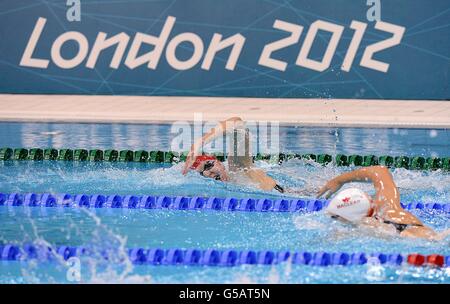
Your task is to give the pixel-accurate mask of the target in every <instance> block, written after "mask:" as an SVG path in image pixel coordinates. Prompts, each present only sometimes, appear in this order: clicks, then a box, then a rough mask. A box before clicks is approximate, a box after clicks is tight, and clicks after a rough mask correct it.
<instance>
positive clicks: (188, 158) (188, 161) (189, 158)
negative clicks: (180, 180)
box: [181, 149, 195, 175]
mask: <svg viewBox="0 0 450 304" xmlns="http://www.w3.org/2000/svg"><path fill="white" fill-rule="evenodd" d="M194 160H195V151H194V149H191V150H190V151H189V153H188V155H187V156H186V162H185V163H184V167H183V170H182V171H181V173H183V175H186V174H187V173H188V171H189V169H190V168H191V166H192V164H193V163H194Z"/></svg>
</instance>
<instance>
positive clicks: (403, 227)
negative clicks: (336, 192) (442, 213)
mask: <svg viewBox="0 0 450 304" xmlns="http://www.w3.org/2000/svg"><path fill="white" fill-rule="evenodd" d="M331 218H332V219H339V218H342V217H340V216H339V215H332V216H331ZM374 218H375V219H377V220H378V219H379V218H378V217H376V216H374ZM383 223H384V224H390V225H392V226H394V227H395V229H396V230H397V232H398V233H402V232H403V231H405V230H406V228H408V226H416V227H423V225H422V224H399V223H395V222H391V221H388V220H383Z"/></svg>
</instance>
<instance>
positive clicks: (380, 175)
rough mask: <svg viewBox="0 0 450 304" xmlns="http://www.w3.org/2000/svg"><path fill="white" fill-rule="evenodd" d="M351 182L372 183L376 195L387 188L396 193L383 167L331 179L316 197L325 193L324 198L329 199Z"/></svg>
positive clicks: (366, 169) (391, 180) (389, 174)
mask: <svg viewBox="0 0 450 304" xmlns="http://www.w3.org/2000/svg"><path fill="white" fill-rule="evenodd" d="M351 182H372V183H373V185H374V187H375V190H376V191H377V195H378V194H379V192H381V191H385V190H387V188H389V189H390V190H393V192H398V191H397V187H396V186H395V183H394V180H393V178H392V175H391V173H390V172H389V170H388V169H387V168H386V167H383V166H372V167H367V168H361V169H357V170H354V171H351V172H347V173H344V174H341V175H339V176H337V177H335V178H333V179H332V180H330V181H329V182H327V183H326V184H325V186H323V187H322V188H321V189H320V190H319V191H318V193H317V197H320V196H322V195H324V194H325V193H326V195H325V198H329V197H330V196H331V195H333V194H334V193H336V192H337V191H338V190H339V189H340V188H341V187H342V186H343V185H344V184H346V183H351Z"/></svg>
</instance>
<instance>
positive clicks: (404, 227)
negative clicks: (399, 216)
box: [375, 217, 423, 233]
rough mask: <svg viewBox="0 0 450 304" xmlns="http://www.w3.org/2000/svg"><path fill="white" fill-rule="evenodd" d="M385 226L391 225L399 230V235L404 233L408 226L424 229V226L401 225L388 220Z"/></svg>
mask: <svg viewBox="0 0 450 304" xmlns="http://www.w3.org/2000/svg"><path fill="white" fill-rule="evenodd" d="M375 218H376V219H378V218H377V217H375ZM383 223H384V224H391V225H392V226H394V227H395V229H397V232H398V233H402V232H403V231H404V230H405V229H406V228H408V226H416V227H423V225H422V224H399V223H395V222H391V221H388V220H383Z"/></svg>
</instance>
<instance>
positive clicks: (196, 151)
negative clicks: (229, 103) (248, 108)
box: [183, 117, 243, 174]
mask: <svg viewBox="0 0 450 304" xmlns="http://www.w3.org/2000/svg"><path fill="white" fill-rule="evenodd" d="M242 123H243V120H242V119H241V118H240V117H231V118H228V119H227V120H224V121H221V122H219V123H218V124H217V126H216V127H214V128H212V129H211V130H210V131H209V132H208V133H206V134H205V135H204V136H203V137H201V138H199V139H198V140H196V141H195V143H194V144H193V145H192V146H191V150H190V151H189V154H188V155H187V157H186V163H185V165H184V167H183V174H186V173H187V172H188V171H189V168H190V167H191V166H192V164H193V163H194V160H195V157H196V156H197V155H200V154H201V152H200V151H201V150H202V147H203V145H205V144H207V143H209V142H211V141H212V140H214V139H215V138H217V137H219V136H221V135H223V134H224V133H225V132H226V131H227V128H234V127H235V126H237V125H239V124H242Z"/></svg>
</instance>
